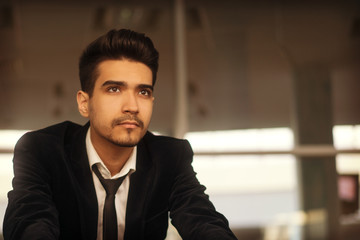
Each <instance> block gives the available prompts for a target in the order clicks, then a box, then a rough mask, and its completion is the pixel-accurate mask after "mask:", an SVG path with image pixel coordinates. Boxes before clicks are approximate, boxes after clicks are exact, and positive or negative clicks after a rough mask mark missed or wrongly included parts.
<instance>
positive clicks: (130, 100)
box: [123, 93, 139, 114]
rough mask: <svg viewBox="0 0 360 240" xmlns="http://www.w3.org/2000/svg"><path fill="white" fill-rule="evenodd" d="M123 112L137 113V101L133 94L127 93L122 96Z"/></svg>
mask: <svg viewBox="0 0 360 240" xmlns="http://www.w3.org/2000/svg"><path fill="white" fill-rule="evenodd" d="M123 112H124V113H131V114H137V113H138V112H139V105H138V99H137V97H136V96H135V95H134V94H132V93H128V94H126V96H124V105H123Z"/></svg>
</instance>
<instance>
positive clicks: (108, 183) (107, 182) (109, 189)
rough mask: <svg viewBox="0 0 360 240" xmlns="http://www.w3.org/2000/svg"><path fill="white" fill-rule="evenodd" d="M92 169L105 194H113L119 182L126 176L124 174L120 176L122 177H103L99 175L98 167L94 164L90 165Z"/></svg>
mask: <svg viewBox="0 0 360 240" xmlns="http://www.w3.org/2000/svg"><path fill="white" fill-rule="evenodd" d="M92 169H93V171H94V173H95V175H96V176H97V177H98V179H99V180H100V183H101V185H102V186H103V187H104V189H105V191H106V194H107V195H115V194H116V192H117V190H118V188H119V187H120V185H121V183H122V182H123V181H124V179H125V177H126V175H125V176H122V177H119V178H116V179H105V178H104V177H103V176H102V175H101V173H100V171H99V169H98V167H97V166H96V165H95V164H94V165H93V166H92Z"/></svg>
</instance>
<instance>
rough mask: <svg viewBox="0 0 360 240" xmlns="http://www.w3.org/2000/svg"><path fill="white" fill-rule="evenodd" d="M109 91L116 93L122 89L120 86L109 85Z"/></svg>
mask: <svg viewBox="0 0 360 240" xmlns="http://www.w3.org/2000/svg"><path fill="white" fill-rule="evenodd" d="M107 91H108V92H110V93H114V92H120V89H119V88H118V87H109V88H108V89H107Z"/></svg>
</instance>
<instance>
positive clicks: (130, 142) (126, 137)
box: [105, 115, 145, 147]
mask: <svg viewBox="0 0 360 240" xmlns="http://www.w3.org/2000/svg"><path fill="white" fill-rule="evenodd" d="M127 120H131V121H136V123H137V124H138V128H139V130H140V132H139V133H137V132H136V131H137V129H125V131H126V133H122V134H121V135H123V136H119V137H117V136H114V135H113V134H111V133H110V134H109V135H108V136H106V137H105V138H106V139H107V140H108V141H109V142H111V143H112V144H114V145H116V146H118V147H135V146H136V145H137V144H138V143H139V141H140V140H141V139H142V137H143V136H144V134H145V133H144V132H143V129H144V123H143V121H141V120H140V119H139V118H138V117H137V116H134V115H124V116H122V117H120V118H117V119H114V120H113V121H112V124H111V128H112V130H114V128H116V126H117V125H119V124H121V123H122V122H123V121H127ZM114 132H115V131H114ZM132 134H134V136H133V137H132V136H131V135H132ZM137 134H139V136H137Z"/></svg>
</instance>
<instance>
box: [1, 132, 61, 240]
mask: <svg viewBox="0 0 360 240" xmlns="http://www.w3.org/2000/svg"><path fill="white" fill-rule="evenodd" d="M31 136H32V134H26V135H24V136H23V137H22V138H21V139H20V140H19V142H18V143H17V145H16V147H15V152H14V179H13V190H12V191H10V192H9V193H8V199H9V203H8V207H7V210H6V213H5V218H4V223H3V232H4V239H5V240H8V239H9V240H10V239H14V240H19V239H58V238H59V223H58V213H57V210H56V207H55V205H54V202H53V201H52V192H51V188H50V182H51V177H50V172H49V171H48V169H46V167H45V166H44V164H43V163H44V161H48V162H51V156H42V151H43V150H44V147H46V146H44V145H46V144H44V143H42V142H40V140H39V141H37V139H36V138H34V137H31ZM45 150H47V149H45ZM47 152H50V151H47ZM49 155H50V154H49ZM46 157H49V158H48V159H45V160H44V158H46Z"/></svg>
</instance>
